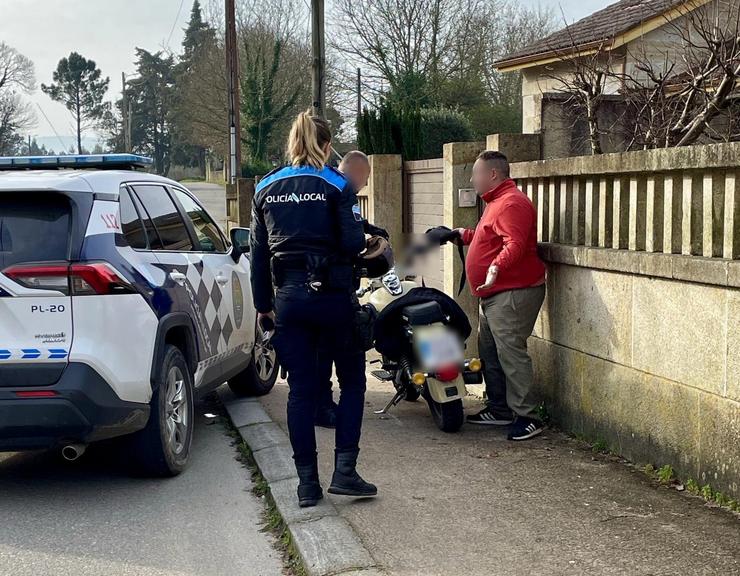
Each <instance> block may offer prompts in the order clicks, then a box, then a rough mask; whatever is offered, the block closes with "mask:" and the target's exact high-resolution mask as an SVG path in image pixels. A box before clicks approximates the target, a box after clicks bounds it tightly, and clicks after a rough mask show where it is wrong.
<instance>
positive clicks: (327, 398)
mask: <svg viewBox="0 0 740 576" xmlns="http://www.w3.org/2000/svg"><path fill="white" fill-rule="evenodd" d="M339 171H340V172H341V173H342V174H343V175H344V176H345V178H347V180H348V181H349V183H350V185H351V186H352V187H353V188H354V190H355V191H357V192H359V191H360V190H362V189H363V188H365V186H367V182H368V180H369V178H370V159H369V158H368V157H367V155H366V154H365V153H364V152H360V151H359V150H352V151H351V152H347V154H345V155H344V157H343V158H342V161H341V162H340V164H339ZM362 224H363V228H364V231H365V233H366V234H370V235H371V236H374V235H380V236H384V237H385V238H386V239H387V237H388V234H387V233H386V231H385V230H383V229H382V228H378V227H377V226H373V225H372V224H370V223H369V222H368V221H367V220H363V222H362ZM333 365H334V363H333V362H332V360H331V351H324V352H322V357H321V360H320V361H319V373H320V374H319V378H320V389H319V397H318V399H317V401H316V426H321V427H323V428H334V427H335V426H336V422H337V415H336V410H337V405H336V403H335V402H334V395H333V392H332V379H331V377H332V368H333Z"/></svg>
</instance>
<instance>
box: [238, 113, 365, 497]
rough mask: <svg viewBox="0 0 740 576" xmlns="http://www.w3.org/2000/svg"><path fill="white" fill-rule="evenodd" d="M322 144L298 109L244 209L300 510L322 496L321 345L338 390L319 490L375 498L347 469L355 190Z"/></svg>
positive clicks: (357, 374)
mask: <svg viewBox="0 0 740 576" xmlns="http://www.w3.org/2000/svg"><path fill="white" fill-rule="evenodd" d="M330 150H331V131H330V129H329V125H328V124H327V122H326V121H325V120H323V119H321V118H316V117H313V116H311V114H310V113H309V112H304V113H301V114H299V115H298V117H297V118H296V120H295V122H294V123H293V127H292V128H291V131H290V137H289V139H288V157H289V160H290V166H287V167H285V168H280V169H278V170H275V171H273V172H271V173H270V174H268V175H267V176H265V177H264V178H263V179H262V180H261V181H260V182H259V184H258V186H257V189H256V191H255V196H254V201H253V205H252V206H253V207H252V235H251V263H252V291H253V296H254V303H255V306H256V308H257V312H258V314H259V316H260V318H262V317H265V316H268V317H271V318H274V319H275V327H276V328H275V337H274V344H275V348H276V350H277V353H278V357H279V358H280V363H281V364H282V365H283V367H285V369H286V370H287V372H288V384H289V386H290V392H289V395H288V430H289V432H290V443H291V445H292V447H293V458H294V460H295V465H296V470H297V471H298V478H299V485H298V501H299V504H300V506H302V507H306V506H314V505H316V503H317V502H318V500H320V499H321V498H322V497H323V493H322V490H321V485H320V484H319V474H318V466H317V462H316V456H317V455H316V436H315V433H314V414H315V410H316V398H317V391H318V387H319V384H320V383H319V379H318V351H319V349H321V348H322V347H329V348H330V349H331V350H333V351H334V358H335V364H336V372H337V377H338V379H339V387H340V390H341V393H340V399H339V408H338V410H337V422H336V450H335V470H334V475H333V477H332V481H331V486H330V487H329V492H330V493H332V494H343V495H347V496H374V495H375V494H377V488H376V487H375V486H373V485H372V484H369V483H367V482H365V481H364V480H363V479H362V478H361V477H360V476H359V474H357V471H356V469H355V465H356V462H357V455H358V453H359V440H360V429H361V426H362V410H363V405H364V398H365V354H364V351H363V350H362V348H361V347H360V346H359V345H358V344H357V342H356V339H355V335H354V314H355V306H354V296H353V286H354V283H353V265H352V263H353V260H354V258H355V257H356V256H357V254H359V253H360V252H361V251H362V250H363V249H364V248H365V235H364V233H363V226H362V218H361V215H360V209H359V205H358V204H357V196H356V192H355V190H353V189H352V187H351V186H350V185H349V184H348V183H347V181H346V180H345V178H344V177H343V176H342V175H341V174H340V173H339V172H337V171H335V170H334V169H332V168H331V167H329V166H327V165H326V161H327V159H328V157H329V153H330ZM273 286H274V288H275V292H274V294H273ZM273 311H274V312H273Z"/></svg>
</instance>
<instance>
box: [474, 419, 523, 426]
mask: <svg viewBox="0 0 740 576" xmlns="http://www.w3.org/2000/svg"><path fill="white" fill-rule="evenodd" d="M466 422H467V423H468V424H473V425H475V426H511V425H512V424H513V423H514V421H513V420H478V421H476V420H466Z"/></svg>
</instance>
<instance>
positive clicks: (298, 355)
mask: <svg viewBox="0 0 740 576" xmlns="http://www.w3.org/2000/svg"><path fill="white" fill-rule="evenodd" d="M275 314H276V322H275V337H274V344H275V349H276V351H277V353H278V359H279V361H280V363H281V365H282V366H283V367H284V368H285V369H286V370H287V372H288V385H289V387H290V391H289V394H288V431H289V434H290V443H291V445H292V447H293V458H294V459H295V462H296V464H297V465H299V466H302V465H307V464H311V463H312V462H314V460H315V458H316V434H315V431H314V415H315V413H316V402H317V398H318V393H319V390H320V389H321V387H322V386H326V380H325V379H326V375H325V369H326V368H325V362H326V360H325V359H324V358H325V356H324V355H325V354H326V353H327V351H331V359H332V360H333V361H334V364H335V366H336V371H337V378H338V380H339V389H340V396H339V408H338V409H337V427H336V440H335V442H336V450H337V451H338V452H351V451H355V450H358V449H359V443H360V432H361V428H362V411H363V406H364V401H365V387H366V380H365V352H364V351H363V350H362V348H361V347H360V346H358V345H357V342H356V339H355V335H354V325H355V322H354V314H355V306H354V297H353V295H352V293H351V292H349V291H337V292H333V291H326V292H315V291H313V290H311V289H310V288H308V286H307V285H306V283H305V282H303V283H286V284H285V285H283V286H282V287H280V288H278V290H277V292H276V294H275Z"/></svg>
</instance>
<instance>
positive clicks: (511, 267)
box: [458, 151, 545, 440]
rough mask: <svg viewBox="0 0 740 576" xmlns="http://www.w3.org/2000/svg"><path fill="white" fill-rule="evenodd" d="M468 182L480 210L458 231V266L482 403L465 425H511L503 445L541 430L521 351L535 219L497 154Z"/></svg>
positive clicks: (532, 278)
mask: <svg viewBox="0 0 740 576" xmlns="http://www.w3.org/2000/svg"><path fill="white" fill-rule="evenodd" d="M471 182H472V183H473V187H474V188H475V190H476V192H477V194H478V195H479V196H480V197H481V198H482V199H483V201H484V202H485V203H486V209H485V211H484V212H483V217H482V218H481V220H480V222H479V223H478V226H477V227H476V229H475V230H467V229H463V228H461V229H459V231H458V232H459V234H460V237H461V239H462V242H463V243H464V244H465V245H469V246H470V248H469V250H468V256H467V260H466V264H465V271H466V273H467V276H468V281H469V283H470V288H471V290H472V292H473V295H474V296H477V297H478V298H480V299H481V305H480V327H479V331H478V347H479V353H480V355H481V358H482V360H483V363H484V376H485V381H486V394H487V396H488V404H487V406H486V407H485V408H484V409H483V410H481V411H480V412H479V413H478V414H475V415H470V416H468V418H467V421H468V422H469V423H471V424H482V425H493V426H509V425H511V424H513V426H512V429H511V432H510V433H509V440H527V439H528V438H532V437H534V436H537V435H538V434H540V433H541V432H542V431H543V429H544V425H543V423H542V422H541V421H540V420H539V418H538V415H537V407H538V405H539V402H538V400H537V398H535V395H534V393H533V390H532V387H533V383H534V371H533V368H532V359H531V358H530V357H529V354H528V352H527V338H529V336H530V335H531V334H532V329H533V328H534V324H535V321H536V320H537V315H538V314H539V312H540V308H541V307H542V302H543V300H544V299H545V265H544V263H543V262H542V260H540V258H539V257H538V256H537V213H536V211H535V209H534V206H533V205H532V203H531V202H530V201H529V198H527V196H526V195H525V194H524V193H522V191H521V190H519V189H518V188H517V186H516V183H515V182H514V181H513V180H512V179H511V178H510V177H509V163H508V161H507V159H506V156H504V155H503V154H501V153H500V152H494V151H486V152H483V153H481V155H480V156H478V159H477V160H476V162H475V165H474V166H473V177H472V179H471Z"/></svg>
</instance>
